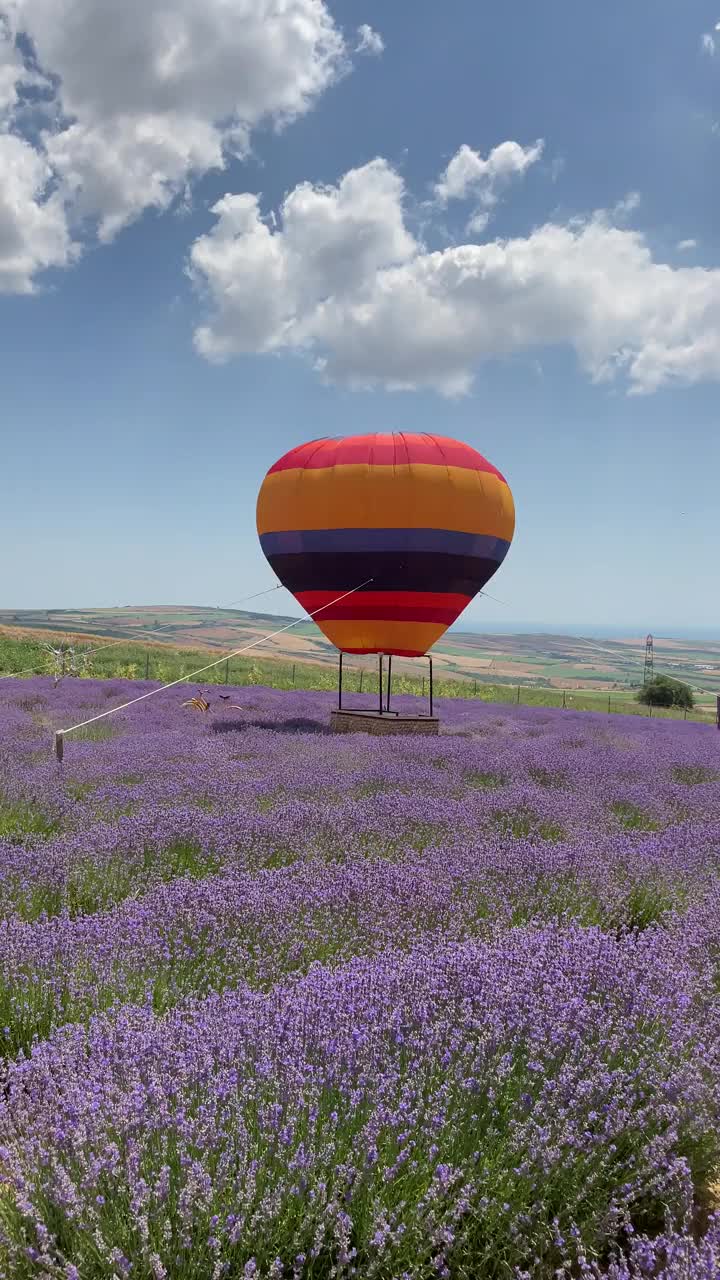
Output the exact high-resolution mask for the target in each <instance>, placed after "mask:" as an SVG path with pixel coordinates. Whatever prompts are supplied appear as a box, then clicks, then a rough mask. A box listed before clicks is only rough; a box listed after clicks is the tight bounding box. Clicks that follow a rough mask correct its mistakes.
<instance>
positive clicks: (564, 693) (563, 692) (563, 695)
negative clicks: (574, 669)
mask: <svg viewBox="0 0 720 1280" xmlns="http://www.w3.org/2000/svg"><path fill="white" fill-rule="evenodd" d="M564 710H565V690H564V689H563V711H564Z"/></svg>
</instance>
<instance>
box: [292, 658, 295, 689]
mask: <svg viewBox="0 0 720 1280" xmlns="http://www.w3.org/2000/svg"><path fill="white" fill-rule="evenodd" d="M292 682H293V689H294V688H295V663H294V662H293V673H292Z"/></svg>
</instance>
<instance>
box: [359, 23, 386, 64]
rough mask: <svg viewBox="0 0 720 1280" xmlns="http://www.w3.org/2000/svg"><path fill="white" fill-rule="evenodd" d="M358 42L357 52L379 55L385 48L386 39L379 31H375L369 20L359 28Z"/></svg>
mask: <svg viewBox="0 0 720 1280" xmlns="http://www.w3.org/2000/svg"><path fill="white" fill-rule="evenodd" d="M357 34H358V42H357V44H356V46H355V52H356V53H371V54H374V55H375V56H377V55H378V54H380V53H383V52H384V50H385V41H384V40H383V38H382V36H381V35H380V32H379V31H373V29H372V27H371V26H369V25H368V23H367V22H363V24H362V26H361V27H358V29H357Z"/></svg>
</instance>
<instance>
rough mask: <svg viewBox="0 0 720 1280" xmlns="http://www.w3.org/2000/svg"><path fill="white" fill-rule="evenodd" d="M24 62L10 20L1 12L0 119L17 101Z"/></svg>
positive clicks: (0, 119)
mask: <svg viewBox="0 0 720 1280" xmlns="http://www.w3.org/2000/svg"><path fill="white" fill-rule="evenodd" d="M22 74H23V63H22V58H21V57H20V54H19V53H18V51H17V49H16V47H15V37H14V35H13V33H12V31H11V29H10V24H9V22H8V21H7V20H6V19H4V18H3V16H2V14H0V121H2V119H3V117H5V116H7V114H8V113H9V112H10V111H11V110H12V109H13V107H14V106H15V105H16V103H17V97H18V85H19V83H20V80H21V78H22Z"/></svg>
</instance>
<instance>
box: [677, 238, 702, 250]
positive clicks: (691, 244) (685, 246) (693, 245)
mask: <svg viewBox="0 0 720 1280" xmlns="http://www.w3.org/2000/svg"><path fill="white" fill-rule="evenodd" d="M697 243H698V242H697V240H678V244H677V248H678V252H679V253H689V252H690V250H691V249H697Z"/></svg>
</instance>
